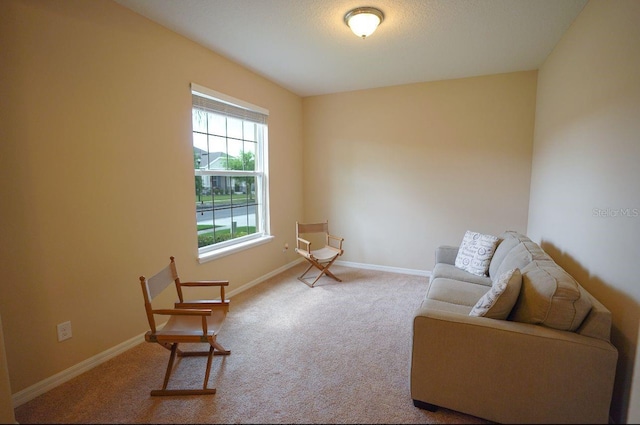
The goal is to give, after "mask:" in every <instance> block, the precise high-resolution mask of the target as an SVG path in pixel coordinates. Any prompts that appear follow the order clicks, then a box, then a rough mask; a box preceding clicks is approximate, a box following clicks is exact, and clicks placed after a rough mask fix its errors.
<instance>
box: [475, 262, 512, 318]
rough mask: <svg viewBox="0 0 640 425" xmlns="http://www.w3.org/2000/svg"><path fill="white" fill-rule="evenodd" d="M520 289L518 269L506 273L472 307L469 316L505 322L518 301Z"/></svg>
mask: <svg viewBox="0 0 640 425" xmlns="http://www.w3.org/2000/svg"><path fill="white" fill-rule="evenodd" d="M521 287H522V273H521V272H520V269H512V270H508V271H506V272H505V273H503V274H502V275H501V276H500V277H499V278H498V280H496V281H495V282H494V284H493V285H492V286H491V289H489V291H488V292H487V293H486V294H484V295H483V296H482V298H480V299H479V300H478V302H477V303H476V305H475V306H473V308H472V309H471V312H470V313H469V316H484V317H489V318H491V319H499V320H505V319H506V318H507V317H509V313H511V310H512V309H513V306H514V305H515V304H516V301H517V300H518V296H519V295H520V288H521Z"/></svg>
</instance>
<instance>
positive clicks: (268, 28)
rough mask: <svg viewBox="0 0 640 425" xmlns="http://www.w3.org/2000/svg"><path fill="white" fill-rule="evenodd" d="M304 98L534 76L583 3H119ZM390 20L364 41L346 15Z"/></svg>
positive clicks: (228, 0) (401, 0)
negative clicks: (361, 12)
mask: <svg viewBox="0 0 640 425" xmlns="http://www.w3.org/2000/svg"><path fill="white" fill-rule="evenodd" d="M115 1H116V2H118V3H120V4H122V5H123V6H125V7H128V8H130V9H132V10H133V11H135V12H137V13H139V14H141V15H144V16H146V17H147V18H149V19H151V20H153V21H156V22H158V23H159V24H161V25H163V26H165V27H167V28H169V29H171V30H173V31H175V32H177V33H179V34H182V35H184V36H185V37H188V38H190V39H192V40H194V41H196V42H197V43H199V44H201V45H203V46H205V47H207V48H209V49H211V50H213V51H215V52H217V53H219V54H221V55H222V56H225V57H227V58H229V59H231V60H233V61H234V62H237V63H239V64H241V65H243V66H244V67H246V68H248V69H250V70H252V71H254V72H256V73H258V74H260V75H262V76H264V77H266V78H268V79H270V80H272V81H274V82H276V83H278V84H279V85H281V86H283V87H285V88H287V89H289V90H291V91H292V92H294V93H296V94H298V95H300V96H310V95H318V94H328V93H337V92H343V91H350V90H359V89H367V88H374V87H384V86H392V85H398V84H407V83H416V82H424V81H434V80H445V79H451V78H464V77H471V76H478V75H487V74H496V73H503V72H514V71H525V70H532V69H538V68H539V67H540V65H542V63H543V62H544V60H545V59H546V57H547V56H548V55H549V53H550V52H551V51H552V50H553V48H554V47H555V45H556V43H557V42H558V40H559V39H560V38H561V36H562V34H563V33H564V32H565V31H566V30H567V29H568V28H569V26H570V25H571V23H572V22H573V20H574V19H575V18H576V16H577V15H578V14H579V13H580V11H581V10H582V8H583V7H584V5H585V4H586V3H587V0H115ZM361 6H373V7H377V8H378V9H380V10H382V11H383V13H384V15H385V19H384V22H383V23H382V24H381V25H380V27H379V28H378V30H377V31H376V32H375V33H374V34H373V35H371V36H370V37H368V38H367V39H365V40H362V39H360V38H358V37H356V36H355V35H354V34H353V33H352V32H351V31H350V30H349V28H348V27H347V26H346V25H345V23H344V21H343V17H344V15H345V13H347V12H348V11H349V10H351V9H352V8H355V7H361Z"/></svg>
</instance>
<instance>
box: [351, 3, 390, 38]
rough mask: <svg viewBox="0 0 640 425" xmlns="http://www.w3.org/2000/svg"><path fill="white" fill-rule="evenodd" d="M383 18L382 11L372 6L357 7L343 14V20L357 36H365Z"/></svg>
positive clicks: (376, 26) (374, 28)
mask: <svg viewBox="0 0 640 425" xmlns="http://www.w3.org/2000/svg"><path fill="white" fill-rule="evenodd" d="M383 20H384V14H383V13H382V11H380V10H378V9H376V8H374V7H358V8H356V9H353V10H350V11H349V12H347V14H346V15H344V22H345V24H347V26H348V27H349V28H351V31H353V33H354V34H355V35H357V36H358V37H362V38H363V39H364V38H367V37H368V36H370V35H371V34H373V32H374V31H375V30H376V28H378V25H380V24H381V23H382V21H383Z"/></svg>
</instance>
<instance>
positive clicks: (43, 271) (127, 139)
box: [0, 0, 302, 392]
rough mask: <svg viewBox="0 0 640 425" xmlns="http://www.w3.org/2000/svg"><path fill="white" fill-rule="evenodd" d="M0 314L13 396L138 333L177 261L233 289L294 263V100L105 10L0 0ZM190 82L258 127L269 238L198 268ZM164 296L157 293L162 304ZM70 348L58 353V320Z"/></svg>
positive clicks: (297, 175)
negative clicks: (264, 152)
mask: <svg viewBox="0 0 640 425" xmlns="http://www.w3.org/2000/svg"><path fill="white" fill-rule="evenodd" d="M0 31H1V33H0V43H1V44H0V63H1V64H2V65H1V66H0V70H1V71H0V72H1V73H2V75H0V93H1V99H2V100H1V103H0V105H1V106H0V108H1V109H0V117H2V125H0V140H1V141H2V142H1V143H2V154H1V155H0V182H1V183H0V184H1V185H2V187H1V189H2V191H1V193H2V202H1V207H0V208H1V211H0V217H2V236H1V242H0V246H1V251H0V270H2V282H3V283H2V287H1V296H0V311H1V313H2V319H3V322H4V330H5V334H4V336H5V344H6V352H7V361H8V366H9V373H10V377H11V388H12V390H13V391H14V392H18V391H20V390H23V389H25V388H26V387H28V386H31V385H33V384H35V383H37V382H39V381H41V380H43V379H45V378H48V377H50V376H52V375H54V374H56V373H58V372H60V371H62V370H64V369H66V368H69V367H71V366H73V365H75V364H77V363H79V362H81V361H83V360H86V359H88V358H90V357H92V356H95V355H96V354H98V353H101V352H103V351H105V350H107V349H109V348H112V347H114V346H116V345H117V344H119V343H122V342H123V341H126V340H128V339H130V338H132V337H134V336H136V335H139V334H141V333H142V332H144V331H145V330H146V329H147V326H148V325H147V323H146V317H145V314H144V309H143V304H142V294H141V291H140V286H139V282H138V276H140V275H141V274H147V275H148V274H152V273H154V272H155V271H157V270H159V269H160V268H161V267H164V266H165V265H166V264H168V259H169V256H170V255H174V256H176V258H177V262H178V268H179V271H180V273H181V275H182V276H183V277H189V278H193V279H205V278H218V279H229V280H230V281H231V288H230V289H231V290H233V289H235V288H238V287H240V286H242V285H245V284H247V283H248V282H251V281H252V280H255V279H257V278H260V277H262V276H264V275H265V274H267V273H269V272H272V271H274V270H276V269H278V268H280V267H283V266H285V265H286V264H288V263H290V262H292V261H294V260H295V254H294V253H292V252H291V251H292V250H289V252H288V253H286V254H283V253H282V246H283V245H284V243H285V242H288V243H289V245H291V244H292V243H293V239H294V235H295V226H294V223H295V220H296V219H298V217H300V216H302V184H301V179H302V167H301V165H300V164H301V160H302V143H301V137H302V130H301V129H302V101H301V99H300V97H298V96H297V95H294V94H292V93H291V92H289V91H286V90H284V89H282V88H281V87H279V86H277V85H275V84H273V83H271V82H269V81H267V80H266V79H264V78H262V77H260V76H257V75H256V74H253V73H251V72H249V71H247V70H246V69H244V68H242V67H240V66H238V65H237V64H234V63H232V62H230V61H228V60H226V59H223V58H222V57H220V56H218V55H216V54H214V53H212V52H211V51H209V50H207V49H205V48H203V47H201V46H199V45H197V44H195V43H193V42H191V41H188V40H187V39H185V38H183V37H181V36H178V35H176V34H175V33H173V32H170V31H168V30H167V29H165V28H163V27H161V26H159V25H157V24H154V23H152V22H151V21H149V20H147V19H145V18H143V17H141V16H139V15H137V14H135V13H133V12H131V11H129V10H128V9H126V8H124V7H122V6H120V5H118V4H116V3H114V2H111V1H103V0H92V1H84V0H77V1H76V0H56V1H48V0H46V1H34V0H29V1H13V0H3V1H0ZM191 82H196V83H198V84H201V85H203V86H207V87H209V88H211V89H213V90H216V91H219V92H222V93H225V94H228V95H230V96H233V97H236V98H239V99H242V100H244V101H247V102H250V103H253V104H255V105H259V106H261V107H264V108H266V109H268V110H269V111H270V116H269V137H270V139H269V161H270V166H271V174H270V188H271V207H272V217H271V229H272V233H273V235H274V236H275V240H274V241H273V242H271V243H268V244H265V245H261V246H259V247H256V248H253V249H250V250H247V251H243V252H241V253H239V254H235V255H232V256H227V257H224V258H221V259H219V260H216V261H212V262H208V263H205V264H202V265H199V264H198V263H197V261H196V255H197V244H196V235H195V206H194V186H193V185H194V183H193V182H194V178H193V171H192V167H193V153H192V147H191V134H190V131H191V93H190V86H189V84H190V83H191ZM173 298H174V296H173V295H171V294H169V293H167V297H166V300H167V301H168V300H171V299H173ZM67 320H70V321H71V324H72V328H73V337H72V338H71V339H70V340H67V341H64V342H61V343H59V342H58V341H57V338H56V324H58V323H61V322H64V321H67Z"/></svg>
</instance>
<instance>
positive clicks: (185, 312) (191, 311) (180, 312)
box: [151, 308, 211, 316]
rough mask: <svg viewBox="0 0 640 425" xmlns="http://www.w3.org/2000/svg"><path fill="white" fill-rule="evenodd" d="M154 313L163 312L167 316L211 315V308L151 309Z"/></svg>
mask: <svg viewBox="0 0 640 425" xmlns="http://www.w3.org/2000/svg"><path fill="white" fill-rule="evenodd" d="M151 312H152V313H153V314H162V315H165V316H211V309H195V308H184V309H171V308H163V309H159V310H151Z"/></svg>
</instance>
